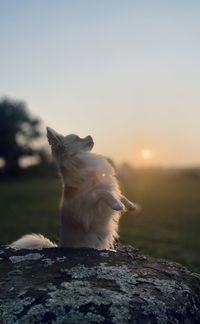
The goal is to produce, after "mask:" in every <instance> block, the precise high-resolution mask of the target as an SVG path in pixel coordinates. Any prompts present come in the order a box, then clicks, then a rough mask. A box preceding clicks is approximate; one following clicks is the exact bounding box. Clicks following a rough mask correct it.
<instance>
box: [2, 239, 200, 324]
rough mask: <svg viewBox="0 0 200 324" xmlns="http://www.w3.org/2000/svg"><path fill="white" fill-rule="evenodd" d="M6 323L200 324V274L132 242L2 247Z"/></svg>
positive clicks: (3, 314)
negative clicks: (111, 247) (101, 247)
mask: <svg viewBox="0 0 200 324" xmlns="http://www.w3.org/2000/svg"><path fill="white" fill-rule="evenodd" d="M0 323H3V324H4V323H5V324H10V323H23V324H24V323H28V324H29V323H78V324H84V323H85V324H88V323H117V324H120V323H137V324H138V323H142V324H143V323H144V324H145V323H149V324H150V323H153V324H155V323H159V324H162V323H173V324H174V323H187V324H191V323H200V276H199V275H197V274H192V273H191V272H189V271H188V270H187V269H186V268H184V267H183V266H181V265H180V264H177V263H174V262H169V261H166V260H160V259H155V258H151V257H148V256H144V255H142V254H141V253H140V252H139V251H138V250H136V249H134V248H132V247H130V246H120V245H119V246H118V247H117V252H115V251H96V250H92V249H84V248H82V249H68V248H52V249H42V250H19V251H14V250H12V249H8V248H0Z"/></svg>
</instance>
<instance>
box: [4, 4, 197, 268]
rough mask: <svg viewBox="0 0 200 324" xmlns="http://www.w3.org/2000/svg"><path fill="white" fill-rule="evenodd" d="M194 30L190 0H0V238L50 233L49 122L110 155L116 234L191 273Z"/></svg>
mask: <svg viewBox="0 0 200 324" xmlns="http://www.w3.org/2000/svg"><path fill="white" fill-rule="evenodd" d="M199 39H200V2H199V1H194V0H191V1H184V0H182V1H170V0H169V1H142V0H141V1H134V0H131V1H129V0H125V1H122V0H121V1H118V0H99V1H98V0H90V1H88V0H80V1H78V0H75V1H67V0H65V1H64V0H63V1H62V0H59V1H52V0H43V1H39V0H29V1H27V0H20V1H7V0H0V244H7V243H9V242H11V241H12V240H13V239H16V238H17V237H19V235H22V234H25V233H28V232H41V233H43V234H45V235H48V237H50V238H51V239H55V240H58V232H59V218H58V204H59V198H60V193H61V185H60V182H59V180H58V177H57V173H56V170H55V167H54V165H53V164H52V162H51V160H49V155H48V145H47V141H46V138H45V126H46V125H49V126H51V127H53V128H55V129H56V130H57V131H58V132H61V133H64V134H67V133H71V132H73V133H77V134H79V135H80V136H86V135H88V134H91V135H92V136H93V137H94V141H95V149H94V150H95V151H96V152H99V153H101V154H104V155H106V156H109V157H111V158H112V159H113V160H114V161H115V163H116V165H117V174H118V177H119V180H120V183H121V186H122V189H123V192H124V193H126V194H127V196H128V197H129V198H130V199H132V200H134V201H137V202H138V203H140V204H141V205H142V212H141V214H140V215H138V216H136V215H131V214H126V215H124V216H123V218H122V220H121V223H120V234H121V240H122V241H123V242H126V243H130V244H133V245H134V246H136V247H139V248H140V249H142V251H143V252H145V253H150V254H152V255H155V256H159V257H166V258H169V259H172V260H176V261H179V262H182V263H183V264H185V265H186V266H187V267H189V268H190V269H192V270H194V271H200V259H199V249H200V239H199V229H200V199H199V198H200V147H199V141H200V127H199V125H200V108H199V107H200V91H199V84H200V59H199V58H200V42H199ZM5 98H7V99H5ZM21 100H23V101H24V103H23V102H21ZM19 107H21V108H23V109H22V110H23V111H24V115H23V113H22V114H21V113H20V114H21V115H20V116H21V117H20V118H21V121H20V122H19V115H18V117H17V118H18V123H17V124H15V121H16V119H15V118H14V117H12V116H14V115H15V112H17V111H18V108H19ZM21 108H20V109H21ZM27 108H28V109H29V110H27ZM11 111H12V114H14V115H12V114H11ZM8 112H9V113H8ZM15 116H16V115H15ZM22 117H23V118H22ZM14 125H15V126H16V125H17V126H16V127H14ZM24 158H25V160H24ZM24 161H25V162H24ZM13 162H15V163H13ZM33 163H34V164H35V165H34V166H33V165H31V164H33ZM28 165H29V167H28V168H27V166H28ZM22 166H23V167H24V166H26V168H22Z"/></svg>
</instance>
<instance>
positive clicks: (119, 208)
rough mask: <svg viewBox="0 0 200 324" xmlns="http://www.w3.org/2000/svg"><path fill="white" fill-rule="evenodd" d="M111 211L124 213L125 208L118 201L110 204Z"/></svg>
mask: <svg viewBox="0 0 200 324" xmlns="http://www.w3.org/2000/svg"><path fill="white" fill-rule="evenodd" d="M112 209H114V210H116V211H125V207H124V205H123V204H122V202H121V201H119V200H115V201H114V202H113V204H112Z"/></svg>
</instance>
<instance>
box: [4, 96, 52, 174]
mask: <svg viewBox="0 0 200 324" xmlns="http://www.w3.org/2000/svg"><path fill="white" fill-rule="evenodd" d="M46 145H47V144H46V139H45V132H44V124H43V122H42V120H41V119H40V118H39V117H35V116H33V115H32V114H31V113H30V111H29V110H28V108H27V104H26V103H25V102H24V101H21V100H13V99H10V98H8V97H5V98H2V99H0V159H1V172H0V173H1V175H6V176H12V177H13V176H19V175H20V174H22V173H25V168H23V165H22V163H20V162H21V161H22V159H23V158H26V159H27V161H28V160H30V161H31V159H32V160H33V158H35V161H37V163H36V164H35V166H33V165H30V168H29V171H30V169H31V170H32V171H33V173H34V171H35V172H36V171H37V172H39V171H40V173H42V172H44V173H45V172H47V169H46V167H47V166H48V167H49V168H51V167H52V164H51V162H50V159H49V154H48V150H47V147H46ZM26 169H28V168H26ZM26 172H27V170H26Z"/></svg>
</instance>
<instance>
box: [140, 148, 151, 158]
mask: <svg viewBox="0 0 200 324" xmlns="http://www.w3.org/2000/svg"><path fill="white" fill-rule="evenodd" d="M141 156H142V158H143V160H150V159H152V157H153V152H152V150H150V149H144V150H142V152H141Z"/></svg>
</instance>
